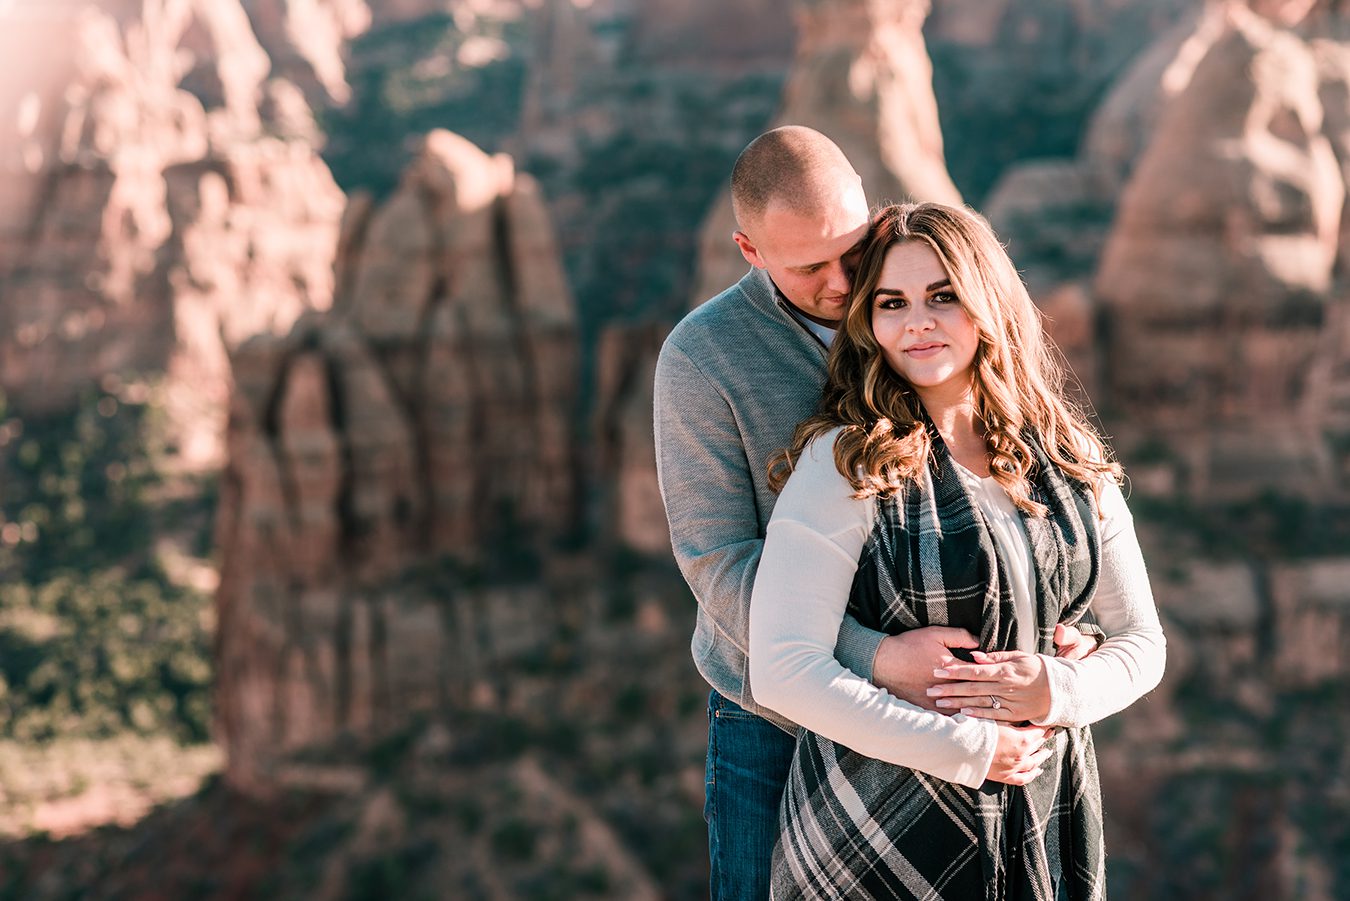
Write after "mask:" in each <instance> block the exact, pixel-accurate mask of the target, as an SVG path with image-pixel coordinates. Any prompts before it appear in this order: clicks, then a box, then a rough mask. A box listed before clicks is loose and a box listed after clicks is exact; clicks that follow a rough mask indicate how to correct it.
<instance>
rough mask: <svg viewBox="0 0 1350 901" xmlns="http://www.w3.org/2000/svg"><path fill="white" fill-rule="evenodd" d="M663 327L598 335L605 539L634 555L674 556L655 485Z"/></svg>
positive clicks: (598, 481) (618, 328)
mask: <svg viewBox="0 0 1350 901" xmlns="http://www.w3.org/2000/svg"><path fill="white" fill-rule="evenodd" d="M668 332H669V328H668V327H667V326H666V325H665V324H645V325H639V326H629V325H614V326H610V327H609V328H607V329H606V330H605V331H604V333H603V334H601V336H600V346H599V349H598V350H597V352H596V357H597V358H598V363H597V366H596V370H597V382H598V384H597V386H596V394H597V395H598V398H599V399H598V401H597V403H596V412H595V426H594V429H593V431H594V433H595V436H596V440H595V443H596V446H597V453H596V460H595V464H596V478H595V479H594V480H593V483H594V484H595V485H597V486H598V487H599V489H600V491H601V492H602V493H603V494H604V496H603V497H602V498H601V499H600V508H601V510H602V511H603V515H604V517H605V520H606V523H607V525H608V528H607V529H606V534H607V535H609V536H611V537H612V538H613V539H614V540H615V541H616V542H617V543H618V544H620V545H622V546H623V547H626V548H628V549H630V550H634V551H637V552H639V553H643V554H650V555H652V556H653V557H666V556H668V555H669V554H670V529H669V527H668V526H667V525H666V511H665V505H664V502H663V501H662V500H661V492H660V489H659V488H658V486H657V483H656V468H655V462H656V444H655V438H654V436H653V433H652V390H653V381H652V379H653V374H654V372H655V369H656V357H657V355H658V354H659V353H660V351H661V343H662V342H663V341H664V340H665V337H666V334H667V333H668Z"/></svg>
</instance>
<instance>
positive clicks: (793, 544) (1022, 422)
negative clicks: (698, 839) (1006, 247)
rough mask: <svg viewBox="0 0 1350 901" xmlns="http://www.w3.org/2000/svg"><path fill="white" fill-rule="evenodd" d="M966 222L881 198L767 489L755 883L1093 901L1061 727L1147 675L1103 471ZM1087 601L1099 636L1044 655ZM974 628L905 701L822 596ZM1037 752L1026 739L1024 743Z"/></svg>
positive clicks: (1121, 703) (1099, 888)
mask: <svg viewBox="0 0 1350 901" xmlns="http://www.w3.org/2000/svg"><path fill="white" fill-rule="evenodd" d="M1060 372H1061V370H1060V369H1059V367H1058V366H1057V365H1056V364H1055V362H1054V359H1053V357H1052V351H1051V349H1050V348H1049V347H1048V346H1047V342H1046V339H1045V337H1044V335H1043V332H1042V328H1041V324H1040V317H1039V314H1038V312H1037V310H1036V308H1035V307H1034V305H1033V304H1032V302H1031V300H1030V298H1029V297H1028V296H1027V292H1026V289H1025V287H1024V286H1023V285H1022V283H1021V281H1020V279H1019V278H1018V276H1017V273H1016V270H1015V269H1014V268H1013V266H1012V262H1011V261H1010V260H1009V259H1008V257H1007V254H1006V253H1005V252H1004V251H1003V248H1002V247H1001V246H1000V245H999V243H998V241H997V239H996V238H995V237H994V235H993V233H992V232H991V231H990V229H989V227H988V225H987V224H986V223H985V222H984V220H983V219H981V218H980V217H979V216H977V215H975V214H974V213H971V212H969V211H966V210H961V209H954V208H951V207H946V206H941V205H938V204H931V203H925V204H906V205H899V206H891V207H888V208H886V209H884V210H883V211H882V212H881V213H880V214H879V216H878V217H877V219H876V220H875V222H874V223H873V226H872V229H871V232H870V234H869V236H868V239H867V241H866V243H865V246H864V250H863V253H862V257H861V260H860V262H859V264H858V270H857V272H856V274H855V277H854V290H853V297H852V302H851V305H850V308H849V312H848V315H847V317H846V319H845V321H844V324H843V326H842V328H841V330H840V332H839V334H838V335H837V337H836V338H835V342H834V346H833V349H832V350H831V354H830V361H829V380H828V382H827V384H826V387H825V392H824V396H823V398H822V402H821V407H820V409H821V412H820V413H819V414H818V415H816V416H814V417H812V418H811V419H809V420H807V421H806V422H804V423H802V425H801V426H800V427H799V428H798V430H797V434H796V436H795V439H794V442H793V445H792V447H791V448H790V449H789V450H788V451H787V452H786V453H785V454H784V456H783V457H782V458H781V459H779V460H778V461H775V464H774V466H773V467H771V468H772V470H773V473H772V475H773V478H774V479H775V480H776V482H777V483H780V484H781V483H782V482H783V481H784V479H785V477H786V476H787V475H788V474H789V471H790V475H791V477H790V478H786V485H785V486H784V487H783V489H782V495H781V497H780V498H779V501H778V504H777V506H776V507H775V509H774V513H773V518H772V520H771V522H770V525H769V528H768V535H767V539H766V543H765V548H764V555H763V558H762V560H761V562H760V565H759V572H758V577H757V579H756V582H755V589H754V595H753V600H752V603H751V611H750V680H751V688H752V691H753V692H754V695H755V698H756V700H758V701H759V702H760V703H761V704H764V705H765V706H767V707H770V708H772V709H775V710H777V711H779V712H780V713H782V714H783V715H784V716H786V717H788V718H789V719H791V720H793V721H794V722H797V723H799V724H801V725H802V726H803V730H802V731H801V732H800V733H799V735H798V741H797V748H796V755H795V760H794V763H793V768H792V773H791V776H790V778H789V781H788V786H787V789H786V791H785V793H784V797H783V802H782V811H781V820H782V829H783V831H782V834H781V836H780V839H779V844H778V848H777V850H776V851H775V856H774V897H776V898H779V899H782V898H791V897H810V898H848V899H857V898H910V897H918V898H929V899H938V898H951V899H961V901H966V899H971V898H991V899H993V898H1017V899H1020V898H1035V899H1046V901H1049V899H1053V898H1055V897H1056V896H1057V895H1058V896H1059V897H1068V898H1072V899H1079V898H1102V897H1105V866H1104V857H1105V854H1104V849H1103V844H1102V833H1101V800H1100V791H1099V787H1098V780H1097V771H1096V762H1095V757H1094V753H1093V748H1092V737H1091V734H1090V732H1089V730H1088V729H1087V728H1086V727H1087V724H1088V723H1090V722H1094V721H1096V720H1098V719H1100V718H1102V717H1104V716H1106V715H1108V714H1110V713H1114V712H1116V711H1118V710H1120V709H1122V708H1124V707H1126V706H1127V705H1128V704H1130V703H1131V702H1133V701H1134V700H1135V699H1137V698H1138V697H1139V696H1140V695H1142V694H1143V693H1144V692H1146V691H1148V690H1149V689H1151V688H1152V687H1153V686H1155V685H1156V684H1157V683H1158V681H1159V679H1160V678H1161V675H1162V667H1163V659H1164V641H1163V636H1162V631H1161V629H1160V627H1159V625H1158V617H1157V612H1156V610H1155V609H1154V606H1153V599H1152V595H1151V593H1150V590H1149V586H1148V579H1147V575H1146V573H1145V571H1144V565H1143V560H1142V558H1141V556H1140V553H1139V546H1138V542H1137V540H1136V538H1135V535H1134V529H1133V524H1132V521H1131V519H1130V515H1129V511H1128V509H1127V508H1126V507H1125V503H1124V498H1123V496H1122V495H1121V491H1120V488H1119V486H1118V484H1117V480H1118V479H1119V477H1120V469H1119V466H1118V465H1116V464H1115V463H1112V462H1110V461H1109V457H1108V455H1107V452H1106V449H1105V448H1104V446H1103V444H1102V442H1101V440H1100V439H1099V438H1098V437H1097V436H1096V434H1095V433H1094V431H1093V429H1092V428H1091V426H1089V425H1088V423H1087V422H1086V420H1085V419H1084V418H1083V416H1082V415H1081V414H1080V413H1079V412H1077V411H1076V410H1075V409H1074V408H1073V407H1072V406H1071V405H1070V404H1069V403H1068V402H1067V401H1066V399H1065V398H1064V395H1063V391H1062V377H1061V374H1060ZM1089 607H1091V609H1092V612H1093V614H1094V616H1095V618H1096V620H1097V622H1098V624H1099V625H1100V626H1101V627H1102V629H1103V630H1104V632H1105V633H1106V635H1107V639H1106V641H1105V642H1104V643H1103V644H1102V646H1101V648H1100V649H1099V650H1098V651H1097V652H1096V653H1094V654H1092V655H1091V656H1090V657H1088V658H1086V659H1085V660H1080V661H1068V660H1064V659H1055V658H1054V656H1053V654H1054V646H1053V644H1052V639H1053V636H1054V632H1055V629H1056V627H1057V624H1060V623H1063V624H1066V625H1067V624H1072V623H1074V622H1077V621H1078V619H1079V618H1080V617H1081V616H1083V614H1084V613H1086V612H1087V611H1088V609H1089ZM846 610H847V611H848V612H849V613H852V614H853V616H855V617H856V618H857V619H858V620H859V621H860V622H862V623H863V624H864V625H868V626H871V627H873V628H876V629H880V630H882V631H887V632H892V633H894V632H900V631H903V630H906V629H912V628H917V627H920V626H926V625H950V626H958V627H963V628H966V629H968V630H970V631H971V632H972V633H974V634H976V635H978V636H980V646H981V648H982V649H983V653H981V652H977V653H976V654H975V655H974V657H975V659H974V662H971V663H963V662H962V661H959V660H955V659H953V660H952V661H951V663H950V664H949V665H946V666H944V667H943V668H942V669H939V670H936V671H935V681H937V682H938V683H939V684H938V685H937V686H935V688H934V689H930V691H929V694H930V695H932V696H935V697H936V698H937V700H936V704H937V705H938V706H940V707H942V708H944V709H945V710H946V712H948V713H954V714H955V715H952V716H944V715H942V714H940V713H934V712H932V711H926V710H921V709H920V708H918V707H915V706H913V705H911V704H908V703H905V702H903V701H900V700H898V699H896V698H894V697H892V696H891V695H889V694H888V693H886V692H885V691H883V690H881V689H879V688H876V687H875V686H873V685H871V684H869V683H868V682H866V681H864V680H863V679H861V678H859V677H857V676H855V675H853V674H852V673H851V672H849V671H848V670H846V669H844V668H843V667H841V666H840V665H839V664H838V663H837V662H836V661H835V659H834V656H833V648H834V643H835V637H836V635H837V633H838V629H839V623H840V620H841V618H842V616H843V614H844V612H845V611H846ZM1042 745H1044V747H1042Z"/></svg>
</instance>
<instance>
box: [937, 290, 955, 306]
mask: <svg viewBox="0 0 1350 901" xmlns="http://www.w3.org/2000/svg"><path fill="white" fill-rule="evenodd" d="M933 300H935V301H937V302H938V303H957V302H958V301H957V299H956V295H955V294H953V293H951V292H950V291H943V292H941V293H940V294H934V295H933Z"/></svg>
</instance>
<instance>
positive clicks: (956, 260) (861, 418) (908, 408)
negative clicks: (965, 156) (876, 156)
mask: <svg viewBox="0 0 1350 901" xmlns="http://www.w3.org/2000/svg"><path fill="white" fill-rule="evenodd" d="M907 241H922V242H925V243H926V244H928V246H930V247H931V248H933V250H934V251H935V252H936V253H937V255H938V259H939V260H941V261H942V265H943V268H945V269H946V270H947V276H948V278H950V280H951V284H952V291H953V292H954V293H955V294H956V297H957V299H958V301H959V302H960V304H961V307H962V309H964V310H965V312H966V314H967V315H969V316H970V318H971V321H972V322H974V324H975V329H976V333H977V335H978V337H979V344H978V346H977V348H976V351H975V359H974V362H973V363H972V365H971V387H972V394H973V399H974V403H975V415H976V416H977V417H978V419H979V422H980V423H981V424H982V425H983V427H984V441H985V447H986V448H987V449H988V451H989V470H990V473H991V474H992V475H993V477H994V478H995V479H996V480H997V481H998V483H999V484H1000V485H1001V486H1002V487H1003V489H1004V490H1005V491H1006V492H1007V493H1008V497H1009V498H1011V499H1012V501H1013V503H1014V504H1016V505H1017V506H1018V507H1019V508H1020V509H1022V510H1024V511H1026V512H1027V513H1028V514H1030V515H1033V516H1044V515H1045V512H1046V508H1045V506H1044V505H1042V504H1040V503H1037V502H1036V501H1034V500H1032V498H1031V483H1030V479H1031V477H1032V476H1033V475H1034V467H1035V457H1034V455H1033V453H1032V449H1031V446H1030V444H1028V438H1029V437H1031V436H1034V438H1035V439H1036V440H1038V441H1039V443H1040V444H1041V446H1042V448H1043V449H1044V451H1045V455H1046V457H1047V458H1048V459H1049V461H1050V462H1051V463H1052V464H1053V465H1055V466H1058V467H1059V468H1060V469H1061V470H1062V471H1063V472H1064V473H1065V474H1066V475H1068V476H1070V477H1072V478H1074V479H1076V480H1078V481H1080V482H1083V483H1085V484H1087V485H1089V486H1091V488H1092V491H1093V493H1094V494H1097V493H1098V492H1099V490H1100V487H1101V482H1102V477H1103V476H1104V475H1109V476H1110V477H1111V478H1113V479H1117V480H1118V479H1119V478H1120V465H1119V464H1118V463H1116V462H1114V461H1113V460H1111V458H1110V455H1109V452H1108V450H1107V448H1106V446H1105V444H1104V443H1103V441H1102V439H1101V438H1100V437H1099V436H1098V435H1097V433H1096V431H1095V430H1094V429H1093V428H1092V426H1091V425H1090V424H1089V423H1088V421H1087V418H1086V416H1085V415H1084V414H1083V413H1082V411H1080V410H1079V409H1077V408H1076V407H1075V406H1074V405H1073V404H1072V403H1070V402H1069V400H1068V398H1067V397H1066V396H1065V393H1064V381H1065V369H1064V367H1063V365H1062V364H1061V363H1060V359H1059V353H1058V351H1057V350H1056V349H1055V348H1054V346H1053V345H1052V344H1051V342H1050V341H1049V339H1048V338H1047V337H1046V335H1045V331H1044V329H1043V327H1042V325H1041V314H1040V311H1039V310H1037V309H1036V306H1035V304H1033V303H1032V302H1031V298H1030V296H1028V294H1027V289H1026V286H1025V285H1023V284H1022V280H1021V279H1020V278H1019V277H1018V275H1017V270H1016V269H1014V268H1013V264H1012V260H1010V259H1008V254H1007V253H1006V252H1005V251H1004V249H1003V246H1002V245H1001V244H999V242H998V239H997V238H996V237H995V236H994V233H993V230H992V229H990V227H989V224H988V223H987V222H985V220H984V219H983V217H981V216H980V215H979V214H977V213H974V212H972V211H971V210H968V209H959V208H956V207H950V206H944V205H942V204H937V203H906V204H895V205H892V206H888V207H885V208H884V209H882V210H881V211H880V212H878V213H877V215H876V216H875V217H874V218H873V221H872V226H871V229H870V231H869V233H868V236H867V239H866V241H865V243H864V245H863V250H862V256H861V259H860V261H859V263H858V268H857V271H856V272H855V273H854V278H853V294H852V297H851V299H850V302H849V308H848V313H847V315H846V316H845V319H844V324H843V326H842V328H841V329H840V331H839V333H838V335H836V336H835V339H834V345H833V347H832V348H831V350H830V356H829V361H828V364H827V366H828V380H827V381H826V384H825V390H824V392H823V394H822V396H821V402H820V406H819V408H818V409H819V412H817V413H816V415H814V416H812V417H811V418H809V419H807V420H806V421H804V422H803V423H802V424H801V425H799V426H798V427H797V431H796V433H795V435H794V436H793V439H792V445H791V447H789V448H788V449H787V450H785V451H783V452H782V453H780V454H778V455H776V456H775V457H774V458H773V460H771V461H770V463H769V484H770V485H771V486H772V487H773V489H774V490H775V491H778V490H781V488H782V486H783V484H784V483H785V482H786V481H787V477H788V476H789V475H790V474H791V471H792V468H793V466H794V465H795V464H796V461H797V459H798V458H799V457H800V456H801V453H802V450H803V449H804V448H805V447H806V445H807V444H809V443H810V442H811V441H812V440H813V439H815V438H817V437H819V436H820V435H823V434H825V433H826V432H828V431H830V430H831V429H833V428H835V427H837V426H843V430H842V431H841V432H840V434H839V437H838V440H837V441H836V442H835V445H834V460H835V465H836V466H838V468H839V472H840V474H841V475H843V476H844V478H846V479H848V481H849V483H850V484H851V485H852V486H853V488H854V495H853V496H854V497H856V498H867V497H873V496H885V495H889V494H892V493H894V492H896V491H898V490H900V489H901V488H903V487H904V485H905V483H906V482H908V481H910V480H916V479H918V477H919V476H920V474H921V472H922V471H923V467H924V463H925V460H926V459H927V457H928V454H929V453H930V451H931V449H932V448H931V444H932V439H931V437H930V435H929V433H928V429H927V428H926V427H925V424H924V413H923V408H922V405H921V404H920V401H919V396H918V394H916V393H915V391H914V389H913V388H912V387H911V386H910V385H909V383H908V382H907V381H905V379H904V378H903V377H902V376H900V375H899V374H898V373H896V372H895V371H894V370H893V369H892V368H891V367H890V366H889V365H888V364H887V362H886V358H885V356H884V355H883V353H882V349H881V346H880V345H879V344H877V340H876V337H875V336H874V335H873V333H872V309H873V305H874V297H873V292H874V291H876V289H877V281H878V280H879V278H880V277H881V269H882V265H883V263H884V262H885V259H886V253H887V251H889V250H890V249H891V247H893V246H895V245H896V244H899V243H901V242H907ZM1098 500H1099V501H1100V497H1099V496H1098Z"/></svg>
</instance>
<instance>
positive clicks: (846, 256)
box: [731, 126, 867, 326]
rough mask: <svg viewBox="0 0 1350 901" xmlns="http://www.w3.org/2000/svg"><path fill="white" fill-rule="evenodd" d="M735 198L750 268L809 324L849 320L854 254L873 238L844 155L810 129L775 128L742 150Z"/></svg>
mask: <svg viewBox="0 0 1350 901" xmlns="http://www.w3.org/2000/svg"><path fill="white" fill-rule="evenodd" d="M731 200H732V205H733V207H734V209H735V212H736V224H737V226H738V230H737V231H736V233H735V235H733V236H732V237H733V239H734V240H735V241H736V245H737V246H738V247H740V249H741V255H742V256H744V257H745V259H746V262H748V263H749V264H750V265H751V266H754V267H756V268H758V269H763V270H766V271H767V272H768V274H769V278H770V279H772V280H773V283H774V285H776V286H777V288H778V290H779V292H780V293H782V295H783V296H784V297H786V298H787V299H788V301H789V302H790V303H791V304H792V305H793V306H794V307H796V308H797V310H798V311H799V312H800V313H801V314H802V315H804V316H806V317H807V318H809V319H813V320H815V321H816V322H819V323H821V324H825V325H831V326H832V325H833V324H835V323H837V322H838V321H839V320H841V319H843V317H844V311H845V310H846V309H847V307H848V293H849V276H850V261H851V253H852V251H853V249H854V248H855V247H856V246H857V245H858V244H859V243H860V242H861V241H862V239H863V238H864V237H865V236H866V235H867V198H866V197H865V196H863V190H862V180H861V179H859V178H858V173H856V172H854V171H853V167H852V166H850V165H849V162H848V159H847V158H846V157H845V156H844V152H843V151H842V150H840V149H839V148H838V147H837V146H835V143H834V142H833V141H831V140H830V139H829V138H827V137H825V136H824V135H823V134H821V133H820V132H818V131H813V130H812V129H810V128H802V127H801V126H788V127H785V128H775V129H774V130H773V131H770V132H767V133H765V134H762V135H760V136H759V137H758V138H755V140H753V141H751V142H750V146H749V147H746V148H745V150H743V151H742V152H741V156H740V159H738V160H737V161H736V168H735V170H734V171H733V172H732V175H731Z"/></svg>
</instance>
